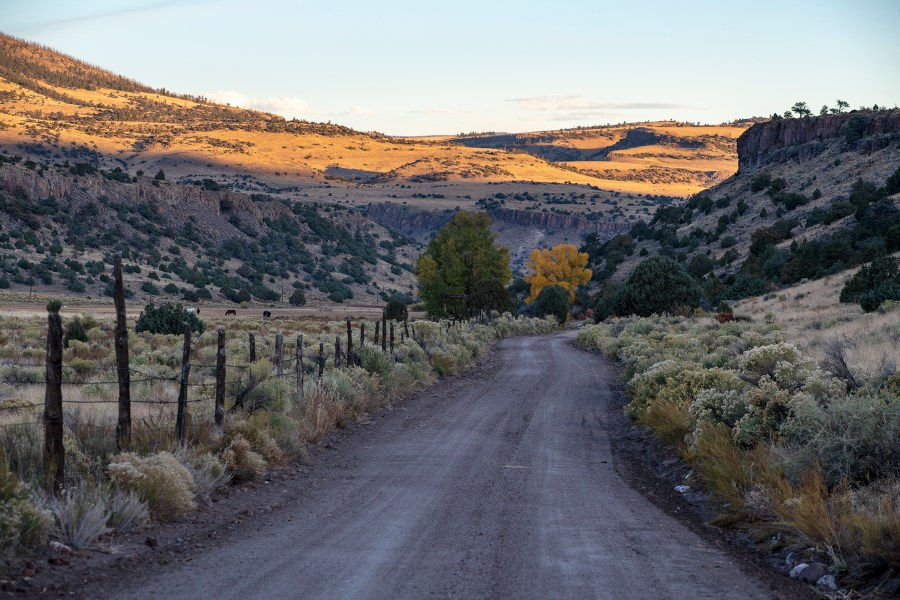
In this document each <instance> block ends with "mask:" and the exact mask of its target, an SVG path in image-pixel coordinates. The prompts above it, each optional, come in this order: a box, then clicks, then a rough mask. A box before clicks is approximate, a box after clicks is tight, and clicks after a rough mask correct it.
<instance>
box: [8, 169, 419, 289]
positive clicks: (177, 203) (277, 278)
mask: <svg viewBox="0 0 900 600" xmlns="http://www.w3.org/2000/svg"><path fill="white" fill-rule="evenodd" d="M0 158H2V157H0ZM415 252H416V249H415V247H414V246H412V245H410V243H409V242H408V240H406V239H405V238H403V237H402V236H400V235H399V234H396V233H394V232H391V231H388V230H387V229H385V228H384V227H381V226H379V225H377V224H375V223H374V222H372V221H371V220H369V219H368V218H367V217H365V216H364V215H362V214H360V213H358V212H357V211H355V210H353V209H347V208H346V207H343V206H340V205H337V204H334V205H318V204H302V203H297V202H290V201H286V200H276V199H274V198H272V197H268V196H265V195H259V194H257V195H248V194H242V193H236V192H232V191H229V190H224V189H221V188H220V187H219V186H217V185H215V184H213V183H212V182H210V181H197V182H195V183H194V184H192V185H185V184H176V183H172V182H169V181H167V180H166V179H165V173H164V172H162V171H159V172H157V173H155V174H144V173H141V172H138V174H137V175H135V176H128V175H126V174H124V172H123V171H121V170H117V169H113V170H104V169H98V168H96V167H94V166H93V165H92V164H90V163H80V162H78V163H71V162H69V161H62V162H57V163H52V164H50V165H40V166H38V165H36V164H35V163H33V162H31V161H28V160H21V159H17V158H3V159H2V160H0V290H3V291H9V292H10V293H18V294H19V296H21V294H22V293H27V292H29V291H31V290H37V291H39V292H48V293H56V294H63V295H67V296H80V297H92V298H96V297H102V296H109V295H111V290H112V284H111V274H112V267H111V265H112V262H113V257H114V255H115V254H117V253H121V254H122V257H123V259H124V261H125V265H124V271H125V280H126V285H127V289H128V291H127V295H128V296H130V297H132V298H135V299H143V300H152V299H153V298H155V297H158V296H163V297H169V298H179V299H182V300H184V301H187V302H197V301H202V300H216V301H230V302H235V303H238V302H245V301H246V302H250V301H258V302H276V301H281V300H282V298H283V300H284V302H288V301H290V303H291V304H294V305H303V304H305V303H307V302H311V303H321V302H329V303H341V302H345V301H348V300H353V301H355V302H362V303H367V302H368V303H371V302H377V301H379V300H386V299H387V298H389V297H391V296H394V295H399V296H403V297H407V298H408V297H409V296H410V295H411V293H412V291H413V281H414V277H413V274H412V270H413V268H412V261H413V260H414V256H415ZM14 297H15V296H14Z"/></svg>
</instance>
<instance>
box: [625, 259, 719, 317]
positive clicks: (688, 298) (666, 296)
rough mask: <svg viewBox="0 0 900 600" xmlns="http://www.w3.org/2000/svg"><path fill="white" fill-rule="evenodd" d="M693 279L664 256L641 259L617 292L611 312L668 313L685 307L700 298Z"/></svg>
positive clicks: (699, 291)
mask: <svg viewBox="0 0 900 600" xmlns="http://www.w3.org/2000/svg"><path fill="white" fill-rule="evenodd" d="M700 296H701V290H700V286H699V285H697V282H696V281H694V279H693V278H692V277H691V276H690V275H688V274H687V273H686V272H685V271H684V269H682V267H681V265H679V264H678V263H677V262H675V261H674V260H672V259H671V258H666V257H664V256H659V257H652V258H648V259H646V260H644V261H643V262H641V263H640V264H639V265H638V266H637V267H636V268H635V269H634V271H633V272H632V273H631V275H630V276H629V277H628V279H627V280H626V281H625V285H624V286H623V287H622V290H621V293H620V294H619V295H618V298H617V301H616V305H615V312H616V314H619V315H629V314H636V315H641V316H649V315H652V314H663V313H665V314H669V313H673V312H675V311H676V310H678V309H682V308H686V309H688V310H690V309H692V308H693V307H695V306H697V304H698V303H699V302H700Z"/></svg>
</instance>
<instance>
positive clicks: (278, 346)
mask: <svg viewBox="0 0 900 600" xmlns="http://www.w3.org/2000/svg"><path fill="white" fill-rule="evenodd" d="M283 356H284V334H283V333H281V332H280V331H279V332H278V333H277V334H275V375H276V376H277V377H281V376H282V375H283V374H284V366H283V364H282V358H283Z"/></svg>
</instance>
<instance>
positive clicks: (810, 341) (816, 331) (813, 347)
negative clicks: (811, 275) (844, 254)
mask: <svg viewBox="0 0 900 600" xmlns="http://www.w3.org/2000/svg"><path fill="white" fill-rule="evenodd" d="M856 271H857V269H849V270H847V271H844V272H842V273H839V274H837V275H832V276H829V277H825V278H823V279H818V280H816V281H810V282H806V283H801V284H798V285H795V286H793V287H790V288H786V289H783V290H779V291H777V292H772V293H770V294H766V295H764V296H758V297H755V298H751V299H748V300H743V301H741V302H739V303H738V305H737V306H736V307H735V310H734V312H735V314H736V315H739V316H744V317H749V318H751V319H752V320H753V321H754V322H757V323H765V322H771V323H777V324H778V325H779V326H780V327H782V328H783V329H784V330H785V332H786V334H787V338H788V339H790V340H791V342H792V343H793V344H795V345H796V346H797V347H799V348H800V349H802V350H804V351H806V352H807V353H808V354H810V355H811V356H813V358H815V359H816V361H818V362H821V361H822V360H823V359H824V358H825V353H824V351H825V347H826V344H827V342H829V340H834V339H837V340H842V341H844V342H845V346H846V358H847V361H848V364H849V366H850V368H851V369H852V370H853V371H854V372H856V373H858V374H860V376H861V377H863V378H866V377H872V376H876V375H877V374H878V371H879V370H880V369H882V368H885V367H886V368H890V365H893V366H894V367H895V368H896V367H897V366H900V311H897V310H890V311H875V312H871V313H865V312H863V310H862V309H861V308H860V307H859V305H858V304H842V303H841V302H840V301H839V299H838V297H839V296H840V293H841V289H842V288H843V287H844V284H845V283H846V281H847V280H848V279H849V278H850V277H851V276H852V275H853V274H854V273H855V272H856Z"/></svg>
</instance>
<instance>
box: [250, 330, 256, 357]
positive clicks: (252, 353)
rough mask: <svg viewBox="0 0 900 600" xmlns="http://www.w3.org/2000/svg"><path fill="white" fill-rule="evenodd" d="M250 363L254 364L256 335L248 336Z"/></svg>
mask: <svg viewBox="0 0 900 600" xmlns="http://www.w3.org/2000/svg"><path fill="white" fill-rule="evenodd" d="M250 362H252V363H255V362H256V335H255V334H252V333H251V334H250Z"/></svg>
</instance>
